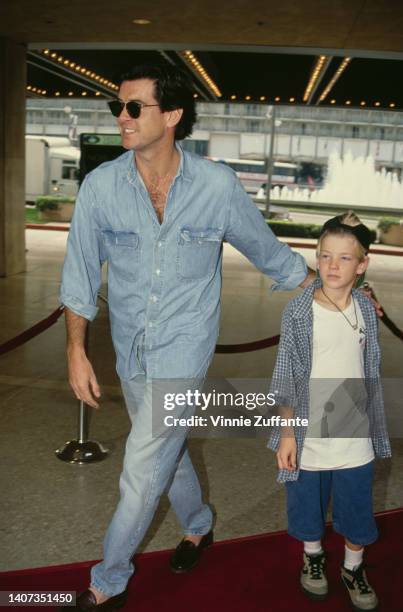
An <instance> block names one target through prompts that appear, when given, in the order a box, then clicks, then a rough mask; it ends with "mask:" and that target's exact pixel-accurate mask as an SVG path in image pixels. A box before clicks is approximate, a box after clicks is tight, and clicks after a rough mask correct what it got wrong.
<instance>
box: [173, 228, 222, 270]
mask: <svg viewBox="0 0 403 612" xmlns="http://www.w3.org/2000/svg"><path fill="white" fill-rule="evenodd" d="M221 241H222V232H221V231H220V230H219V229H206V230H200V231H199V230H190V229H185V228H183V229H181V230H180V232H179V240H178V256H177V273H178V276H179V278H181V279H183V280H189V281H190V280H194V279H202V278H205V277H206V276H208V275H209V274H211V273H212V272H213V271H214V269H215V267H216V265H217V259H218V257H219V254H220V249H221Z"/></svg>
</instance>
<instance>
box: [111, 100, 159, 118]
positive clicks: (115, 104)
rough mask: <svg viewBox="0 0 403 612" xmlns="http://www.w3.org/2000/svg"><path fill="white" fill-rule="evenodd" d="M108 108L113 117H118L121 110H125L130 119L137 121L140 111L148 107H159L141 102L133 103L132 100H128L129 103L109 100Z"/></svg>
mask: <svg viewBox="0 0 403 612" xmlns="http://www.w3.org/2000/svg"><path fill="white" fill-rule="evenodd" d="M108 106H109V108H110V111H111V113H112V115H113V116H114V117H120V115H121V112H122V110H123V109H124V108H126V110H127V112H128V114H129V115H130V117H131V118H132V119H137V118H138V117H140V113H141V109H143V108H149V107H150V106H159V104H143V103H142V102H135V101H134V100H130V101H129V102H122V101H121V100H110V101H109V102H108Z"/></svg>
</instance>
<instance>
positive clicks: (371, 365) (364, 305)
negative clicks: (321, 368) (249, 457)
mask: <svg viewBox="0 0 403 612" xmlns="http://www.w3.org/2000/svg"><path fill="white" fill-rule="evenodd" d="M320 286H321V281H320V279H317V280H315V281H314V283H312V285H310V286H309V287H307V288H306V289H305V290H304V291H303V293H302V294H300V295H298V296H297V297H296V298H294V299H293V300H291V301H290V302H289V303H288V304H287V306H286V308H285V309H284V312H283V317H282V321H281V338H280V345H279V349H278V353H277V360H276V365H275V368H274V372H273V377H272V381H271V389H270V390H271V392H272V393H275V394H276V397H277V401H276V404H277V406H289V407H291V408H292V409H293V411H294V417H295V418H296V417H300V418H301V419H308V418H309V403H310V401H309V380H310V373H311V369H312V338H313V313H312V301H313V295H314V291H315V289H316V288H317V287H320ZM353 297H354V299H356V300H357V302H358V304H359V306H360V309H361V312H362V316H363V319H364V322H365V326H366V344H365V349H364V375H365V386H366V391H367V414H368V419H369V423H370V431H371V438H372V443H373V445H374V451H375V454H376V455H377V456H378V457H390V456H391V449H390V442H389V437H388V433H387V429H386V419H385V412H384V404H383V394H382V385H381V379H380V350H379V343H378V319H377V316H376V313H375V309H374V307H373V305H372V303H371V301H370V300H369V299H368V298H367V297H365V295H363V293H362V292H361V291H358V290H356V289H353ZM306 431H307V427H302V426H301V427H295V428H294V433H295V439H296V442H297V469H296V470H295V471H293V472H290V471H288V470H279V473H278V478H277V480H278V482H286V481H293V480H297V479H298V475H299V468H298V466H299V465H300V459H301V454H302V449H303V445H304V440H305V436H306ZM279 444H280V427H274V428H273V430H272V433H271V436H270V438H269V441H268V444H267V446H268V447H269V448H271V449H272V450H274V451H277V450H278V448H279Z"/></svg>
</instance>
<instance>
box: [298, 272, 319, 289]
mask: <svg viewBox="0 0 403 612" xmlns="http://www.w3.org/2000/svg"><path fill="white" fill-rule="evenodd" d="M315 278H316V272H315V271H314V270H312V268H308V274H307V275H306V277H305V280H303V281H302V283H301V284H300V287H301V289H305V288H306V287H309V285H311V284H312V283H313V281H314V280H315Z"/></svg>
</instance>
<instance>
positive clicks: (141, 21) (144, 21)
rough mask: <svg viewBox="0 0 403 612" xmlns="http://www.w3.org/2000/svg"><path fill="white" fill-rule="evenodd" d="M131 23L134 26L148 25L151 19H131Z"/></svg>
mask: <svg viewBox="0 0 403 612" xmlns="http://www.w3.org/2000/svg"><path fill="white" fill-rule="evenodd" d="M132 23H135V24H136V25H150V23H151V19H133V21H132Z"/></svg>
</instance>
